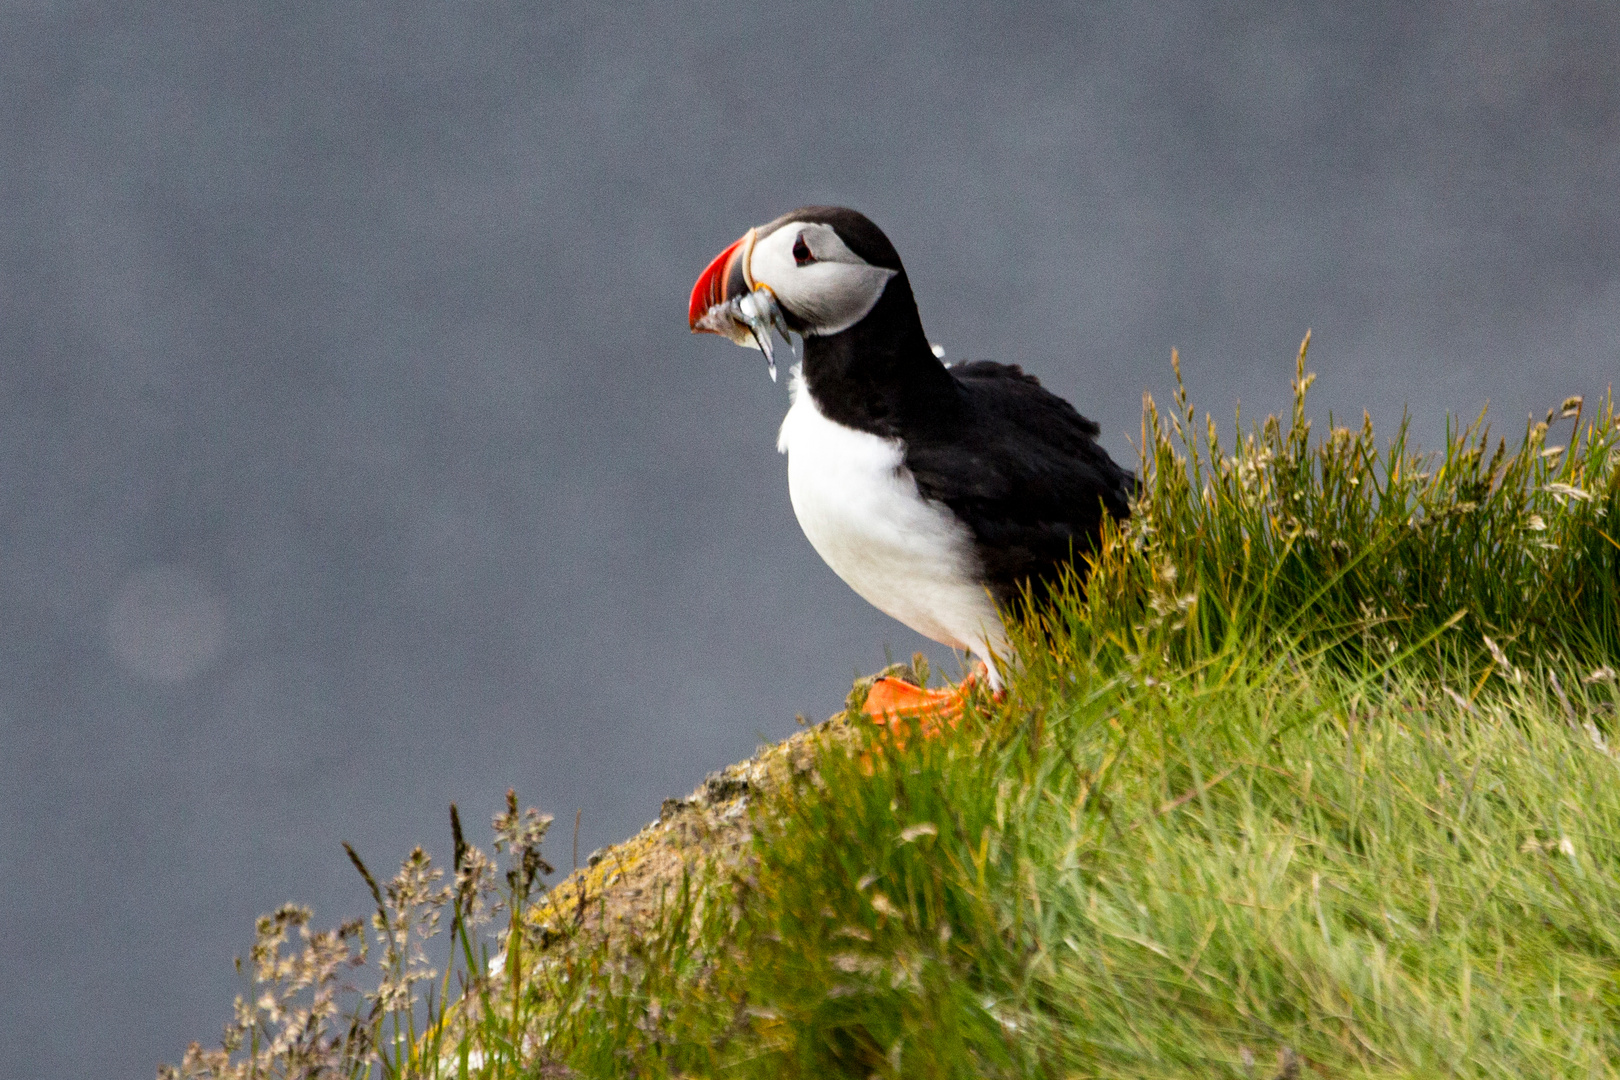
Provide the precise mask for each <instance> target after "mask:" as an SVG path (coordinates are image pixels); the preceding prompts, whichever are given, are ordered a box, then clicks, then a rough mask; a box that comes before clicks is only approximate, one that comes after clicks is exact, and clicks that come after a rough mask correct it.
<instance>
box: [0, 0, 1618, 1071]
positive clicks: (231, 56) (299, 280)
mask: <svg viewBox="0 0 1620 1080" xmlns="http://www.w3.org/2000/svg"><path fill="white" fill-rule="evenodd" d="M1616 56H1620V8H1617V7H1616V6H1615V5H1614V4H1612V3H1607V2H1600V3H1590V4H1582V3H1560V4H1557V5H1554V4H1550V3H1549V4H1527V3H1506V2H1501V3H1492V2H1479V3H1467V4H1461V3H1459V4H1442V3H1415V4H1414V3H1410V2H1404V3H1388V4H1375V3H1361V4H1347V5H1297V6H1284V5H1276V6H1268V5H1264V4H1208V3H1184V4H1175V3H1163V2H1158V3H1145V2H1144V3H1122V4H1090V5H1067V6H1059V7H1052V8H1047V9H1043V8H1040V7H1037V6H1035V5H1023V6H1019V7H1017V8H1008V9H1003V10H998V9H996V8H993V7H991V6H975V5H970V4H952V5H943V6H934V5H931V6H906V5H900V4H889V5H884V6H883V7H882V12H881V14H873V12H872V11H871V10H870V9H867V8H855V7H841V6H837V5H826V4H794V5H789V6H787V7H786V8H773V7H772V6H770V5H764V6H762V5H757V4H713V3H698V4H685V5H673V4H671V5H662V6H652V7H643V8H609V7H604V6H588V7H586V6H576V5H558V6H557V7H556V8H555V9H548V8H547V7H546V6H544V5H540V4H534V3H501V2H474V3H461V4H445V3H428V2H422V0H396V2H394V3H389V4H375V3H372V4H367V3H348V4H341V5H339V4H328V3H318V2H313V0H300V2H299V3H264V4H241V3H229V2H221V0H209V2H199V3H196V4H192V5H185V4H175V3H148V4H127V3H112V2H100V3H68V2H62V3H46V2H38V3H29V2H10V3H4V4H0V869H3V873H0V910H4V912H5V913H6V920H5V922H6V930H5V933H4V939H5V942H6V944H5V947H4V949H3V951H0V985H4V986H5V987H6V991H5V993H3V994H0V1047H3V1050H0V1074H4V1075H5V1076H8V1077H13V1076H14V1077H29V1078H32V1077H69V1076H73V1077H77V1076H84V1077H114V1076H150V1075H151V1072H152V1068H153V1066H154V1065H155V1064H156V1063H157V1062H158V1061H160V1060H170V1061H173V1060H178V1056H179V1054H180V1052H181V1050H182V1048H183V1047H184V1045H185V1043H186V1042H187V1041H188V1040H189V1039H192V1038H202V1039H204V1040H206V1041H212V1040H214V1039H215V1038H217V1033H218V1029H219V1024H220V1023H221V1022H222V1021H223V1020H224V1019H225V1018H226V1016H227V1014H228V1010H229V1005H230V1000H231V996H232V994H233V993H235V992H236V989H237V983H236V981H235V976H234V974H233V973H232V969H231V962H230V961H231V957H232V956H233V955H235V954H237V953H240V952H243V951H244V950H245V948H246V946H247V944H248V942H249V939H250V934H251V928H252V920H253V918H254V916H255V915H257V914H258V913H260V912H264V911H267V910H269V909H271V908H272V907H273V906H274V905H276V904H278V903H280V902H282V901H284V900H288V899H296V900H300V901H305V902H308V903H311V904H313V905H314V906H315V908H316V917H317V921H318V922H320V923H322V924H331V923H335V922H337V921H338V920H340V919H341V918H344V917H348V916H353V915H357V914H362V913H363V912H364V911H365V910H366V897H365V892H364V888H363V885H362V884H361V882H360V881H359V880H358V878H357V877H356V876H355V874H354V873H353V871H352V870H351V868H350V867H349V866H348V865H347V863H346V861H345V859H344V857H343V853H342V850H341V848H340V847H339V842H340V841H341V840H349V841H352V842H353V843H354V844H355V845H356V846H357V847H358V848H359V849H360V850H361V852H362V853H364V854H365V855H367V856H368V857H369V858H370V860H371V861H372V863H373V865H374V866H375V867H377V868H379V869H387V868H388V867H389V866H391V865H397V860H398V859H399V858H400V857H402V856H403V855H404V854H405V852H406V851H408V850H409V848H410V847H411V846H412V845H413V844H415V843H418V842H422V843H426V844H428V846H429V847H430V849H431V850H433V851H435V852H438V853H440V854H441V856H442V855H443V853H445V852H446V850H447V848H448V828H447V825H446V821H445V807H446V804H447V803H449V802H450V801H451V800H456V801H458V802H459V803H460V805H461V807H462V809H463V812H464V814H465V816H466V818H467V820H468V821H469V822H470V823H473V824H472V825H471V826H470V827H471V831H472V832H473V833H474V835H475V837H477V838H481V839H484V840H485V841H487V837H488V832H487V823H488V817H489V814H490V813H491V812H493V811H494V810H495V809H497V808H498V806H499V803H500V799H501V796H502V793H503V792H504V791H505V789H506V788H507V787H508V786H509V785H511V786H515V787H516V788H517V789H518V791H519V794H520V796H521V797H522V798H523V799H524V801H525V802H526V803H534V804H537V805H539V806H541V807H542V808H544V809H547V810H549V811H551V812H553V813H555V814H556V815H557V817H558V821H559V825H558V827H557V831H556V833H555V834H554V839H555V841H556V842H555V843H553V844H552V845H551V852H552V854H553V856H554V858H553V861H555V862H560V863H561V864H563V865H564V866H565V867H566V865H567V863H568V861H569V857H570V856H569V852H568V841H569V831H570V827H571V824H572V817H573V814H574V811H575V810H576V809H579V808H582V809H583V829H582V836H581V850H582V851H589V850H590V849H591V848H593V847H596V846H598V845H600V844H603V843H607V842H609V841H612V840H615V839H619V838H622V837H624V836H625V835H627V834H628V833H630V832H632V831H633V830H634V829H635V828H636V827H638V826H639V825H641V824H642V823H644V822H645V821H647V820H648V819H649V818H650V817H652V816H654V815H655V814H656V812H657V807H658V803H659V800H660V799H662V798H663V797H664V796H667V795H672V794H684V793H685V792H687V791H689V790H690V789H691V788H692V787H693V786H694V785H696V784H697V782H698V781H699V780H700V779H701V778H702V777H703V775H704V773H706V772H707V771H709V770H711V769H713V768H715V767H717V766H720V765H722V764H725V763H727V762H730V761H733V760H736V759H739V758H741V757H743V756H745V755H747V754H748V753H749V752H750V751H751V750H752V749H753V748H754V746H755V745H756V740H757V739H758V738H759V737H760V736H764V737H768V738H775V737H780V736H782V735H784V734H786V733H788V732H790V731H791V730H793V726H794V724H793V716H794V714H795V712H803V713H805V714H807V715H809V716H811V717H813V718H820V717H822V716H825V715H826V714H828V713H830V712H832V711H833V710H834V709H835V708H836V707H837V706H838V705H839V703H840V701H841V700H842V697H843V694H844V693H845V691H846V690H847V689H848V686H849V681H850V678H851V677H852V675H854V674H855V673H856V672H870V671H872V670H873V669H875V668H877V667H878V666H879V665H881V664H882V663H883V658H884V649H885V647H886V646H887V647H889V648H890V649H892V651H893V652H894V654H895V655H897V656H901V655H906V654H908V653H909V652H910V651H911V650H912V649H913V648H915V647H917V646H918V645H919V644H920V642H919V641H918V639H917V638H916V637H915V636H913V635H912V634H910V633H909V632H908V631H906V630H905V629H904V628H902V627H900V626H899V625H897V624H895V623H892V622H890V621H888V620H887V619H885V618H884V617H883V616H881V615H879V614H877V613H876V612H875V611H872V610H870V609H869V608H867V607H866V606H865V605H864V604H863V603H862V602H861V601H860V600H859V599H858V598H856V597H855V596H854V595H853V594H852V593H851V592H849V590H848V589H847V588H845V587H844V586H843V585H842V584H841V583H840V582H839V581H838V580H837V579H836V578H835V577H834V576H833V575H832V573H831V572H830V571H828V570H827V569H826V568H825V567H823V566H822V565H821V563H820V562H819V560H818V559H817V557H816V555H815V553H814V552H813V551H812V550H811V549H810V547H809V545H808V544H807V543H806V542H805V541H804V540H803V538H802V537H801V536H800V534H799V530H798V528H797V525H796V524H795V522H794V520H793V517H792V512H791V509H790V507H789V505H788V500H787V491H786V483H785V470H784V465H783V462H782V459H781V458H779V457H778V456H777V454H776V453H775V451H774V449H773V441H774V435H775V430H776V426H777V424H778V423H779V421H780V418H781V414H782V413H783V411H784V409H785V407H786V400H785V394H784V391H783V389H782V388H781V387H779V386H773V385H772V384H771V383H770V382H769V381H767V379H766V377H765V373H764V370H763V367H764V365H763V364H762V362H761V361H760V358H759V356H758V354H756V353H753V352H748V351H744V350H741V349H737V348H734V347H732V346H730V345H727V344H725V343H724V342H721V341H719V340H718V339H716V338H713V337H693V336H691V335H689V334H688V333H687V329H686V326H685V324H684V314H685V310H686V302H687V294H688V291H689V289H690V288H691V285H692V282H693V280H694V279H695V278H696V276H697V274H698V273H699V271H701V270H702V269H703V267H704V265H705V264H706V263H707V261H708V260H709V258H710V257H711V256H713V255H714V254H715V253H716V252H718V251H719V250H720V249H721V248H722V247H723V246H725V245H726V244H727V243H729V242H730V241H731V240H733V239H735V238H736V237H737V236H739V235H740V234H741V233H742V232H743V231H744V230H745V229H747V228H748V227H749V226H750V225H753V224H757V223H760V222H763V221H765V220H767V219H769V218H771V217H773V216H775V215H776V214H778V213H780V212H782V211H784V210H787V209H790V208H792V207H794V206H797V205H799V204H802V203H806V202H838V203H845V204H849V205H852V206H856V207H859V208H861V209H863V210H865V211H867V212H868V213H870V214H871V215H872V217H873V218H874V219H875V220H876V221H877V222H878V223H879V224H880V225H881V226H882V227H883V228H884V229H885V230H886V231H887V232H888V233H889V235H890V237H891V238H892V239H893V240H894V242H895V244H896V245H897V246H898V248H899V250H900V252H901V253H902V256H903V257H904V258H905V260H906V262H907V266H908V268H909V270H910V273H911V279H912V282H913V283H914V285H915V288H916V292H917V296H918V300H919V303H920V305H921V308H922V313H923V317H924V321H925V324H926V326H927V328H928V330H929V333H930V335H931V336H932V337H933V338H934V339H935V340H937V341H939V342H941V343H943V344H944V346H945V347H946V349H947V350H948V351H949V354H950V356H951V357H952V358H954V359H964V358H978V357H992V358H997V359H1002V360H1009V361H1015V362H1018V363H1021V364H1023V365H1025V366H1026V367H1027V368H1028V369H1029V370H1031V371H1033V372H1035V373H1036V374H1038V375H1039V376H1040V377H1041V378H1042V379H1043V380H1045V381H1046V383H1047V385H1048V386H1050V387H1052V388H1053V389H1055V390H1057V391H1058V392H1060V393H1062V394H1064V395H1065V396H1067V397H1069V398H1070V399H1071V400H1073V401H1074V402H1075V403H1076V404H1077V405H1078V406H1079V407H1080V409H1081V411H1082V412H1085V413H1086V414H1088V415H1090V416H1093V417H1094V418H1097V419H1098V420H1100V421H1101V422H1102V424H1103V427H1104V432H1105V439H1106V443H1107V445H1108V447H1109V448H1110V450H1112V451H1113V452H1114V453H1115V454H1116V455H1117V456H1122V457H1125V458H1128V459H1131V460H1134V455H1135V451H1134V449H1133V448H1132V446H1131V443H1130V441H1128V437H1131V436H1134V434H1135V432H1136V430H1137V427H1138V418H1139V411H1140V399H1141V394H1142V391H1143V390H1144V389H1145V388H1151V389H1153V390H1154V391H1155V392H1157V393H1160V394H1162V393H1163V391H1164V389H1165V387H1166V385H1167V383H1168V381H1169V378H1168V377H1169V365H1168V358H1169V353H1170V349H1171V347H1172V346H1179V347H1180V348H1181V350H1182V357H1183V362H1184V365H1185V368H1186V370H1187V373H1188V381H1189V384H1190V386H1191V388H1192V390H1193V392H1194V394H1195V397H1196V400H1197V401H1198V403H1199V404H1200V406H1201V407H1204V408H1208V409H1210V410H1212V411H1214V412H1215V413H1216V415H1217V416H1218V417H1221V418H1225V419H1226V420H1227V421H1228V422H1229V420H1230V417H1231V415H1232V409H1233V408H1234V406H1235V405H1236V404H1237V403H1238V401H1239V400H1241V401H1242V404H1243V408H1244V412H1245V414H1246V415H1250V416H1256V417H1258V416H1259V415H1261V414H1263V413H1264V412H1265V411H1267V410H1270V409H1275V408H1278V407H1279V406H1281V405H1283V404H1285V403H1286V400H1287V386H1288V378H1289V375H1290V374H1291V369H1292V365H1293V354H1294V349H1295V347H1296V345H1297V343H1298V341H1299V338H1300V336H1301V335H1302V333H1303V332H1304V330H1305V329H1306V327H1308V326H1309V327H1312V328H1314V330H1315V334H1316V337H1315V345H1314V348H1313V352H1312V360H1313V365H1312V366H1313V367H1314V368H1315V369H1316V370H1318V371H1319V372H1320V373H1321V378H1320V380H1319V382H1318V384H1317V390H1316V391H1315V401H1316V407H1317V410H1318V415H1319V416H1322V417H1325V415H1326V411H1327V410H1328V409H1332V410H1334V411H1335V412H1336V413H1338V414H1340V415H1347V416H1350V417H1353V418H1356V419H1359V417H1360V414H1361V410H1362V409H1363V408H1367V409H1369V410H1371V412H1372V414H1373V417H1374V419H1375V421H1376V422H1378V423H1379V424H1380V425H1381V426H1383V427H1384V428H1386V429H1387V428H1388V427H1389V425H1391V424H1392V423H1394V422H1395V421H1396V420H1397V419H1398V418H1399V416H1400V414H1401V411H1402V409H1403V407H1406V408H1409V409H1410V410H1411V415H1412V418H1413V422H1414V425H1415V428H1416V432H1417V434H1418V436H1419V438H1420V439H1421V440H1423V441H1424V442H1426V443H1431V444H1432V443H1433V442H1434V441H1436V440H1437V439H1438V438H1439V436H1440V433H1441V431H1442V425H1443V418H1444V416H1445V414H1446V413H1447V412H1452V413H1462V414H1467V415H1469V416H1472V415H1473V414H1474V413H1476V412H1477V411H1478V410H1479V409H1480V408H1481V407H1482V406H1483V405H1484V404H1485V403H1486V401H1487V400H1489V401H1490V402H1491V404H1492V409H1493V415H1495V416H1496V417H1497V419H1498V421H1499V423H1502V424H1503V425H1504V426H1505V427H1506V428H1507V429H1508V430H1509V431H1518V430H1521V429H1522V425H1523V422H1524V417H1525V415H1526V413H1527V412H1529V411H1531V410H1535V411H1536V412H1537V413H1538V415H1539V413H1540V412H1541V411H1542V410H1544V409H1545V408H1546V407H1547V406H1549V405H1551V404H1554V403H1556V402H1557V401H1558V400H1560V399H1561V398H1562V397H1564V396H1565V395H1566V394H1571V393H1585V394H1587V395H1588V396H1591V395H1595V394H1597V393H1598V392H1600V391H1601V390H1602V389H1603V387H1604V386H1605V385H1606V384H1607V383H1608V382H1609V381H1610V380H1611V379H1612V378H1613V377H1614V376H1615V375H1616V374H1617V373H1620V258H1617V255H1616V252H1617V250H1620V210H1617V206H1620V200H1617V199H1616V191H1617V167H1620V78H1617V73H1616V64H1617V62H1616V59H1615V58H1616ZM934 654H935V656H936V657H937V658H939V659H941V660H948V654H942V651H941V650H935V653H934ZM948 666H949V667H950V668H951V669H952V670H954V664H948Z"/></svg>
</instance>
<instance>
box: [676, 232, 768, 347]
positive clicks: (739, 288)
mask: <svg viewBox="0 0 1620 1080" xmlns="http://www.w3.org/2000/svg"><path fill="white" fill-rule="evenodd" d="M753 250H754V230H753V229H749V230H748V232H746V233H745V234H743V236H742V238H741V239H739V240H738V241H737V242H736V243H734V244H732V245H731V246H730V247H728V248H726V250H724V251H722V252H721V253H720V254H718V255H716V256H715V257H714V261H713V262H711V263H709V267H708V269H707V270H705V271H703V273H702V274H701V275H700V276H699V277H698V279H697V284H696V285H693V286H692V303H691V305H690V306H689V307H688V308H687V313H686V321H687V324H688V325H690V326H691V328H692V333H694V334H724V335H726V336H728V337H731V336H733V333H732V331H731V327H730V326H729V323H730V322H731V320H730V319H724V320H720V319H706V318H704V316H705V315H707V314H709V312H710V311H711V310H713V309H714V308H715V307H716V306H718V305H720V304H724V303H725V302H726V301H728V300H730V299H732V298H734V297H738V296H746V295H747V294H748V292H749V291H750V290H751V289H752V288H753V285H752V283H751V282H750V281H749V279H748V277H749V275H748V256H749V255H750V254H752V253H753ZM722 324H726V325H722Z"/></svg>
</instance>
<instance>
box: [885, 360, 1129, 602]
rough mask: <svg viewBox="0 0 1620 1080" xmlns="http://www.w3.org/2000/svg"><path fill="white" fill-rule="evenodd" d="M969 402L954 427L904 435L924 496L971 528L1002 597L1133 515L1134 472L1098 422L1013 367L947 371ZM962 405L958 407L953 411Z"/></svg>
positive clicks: (1050, 572)
mask: <svg viewBox="0 0 1620 1080" xmlns="http://www.w3.org/2000/svg"><path fill="white" fill-rule="evenodd" d="M949 371H950V373H951V375H952V377H953V379H954V381H955V383H956V385H957V388H958V390H959V391H960V395H961V401H962V404H963V408H962V409H961V410H960V412H957V414H956V416H955V417H953V418H952V422H951V423H950V424H949V425H939V426H933V425H930V426H929V427H930V429H929V430H924V431H919V432H916V433H915V434H914V435H912V436H910V437H908V438H907V440H906V466H907V467H908V468H909V469H910V470H911V473H912V475H913V476H914V477H915V478H916V480H917V487H918V489H919V490H920V491H921V492H922V494H923V495H924V496H926V497H928V498H930V499H935V500H937V501H939V502H942V503H944V504H945V505H946V506H948V507H950V509H951V510H952V512H954V513H955V514H956V516H957V517H958V518H960V519H961V520H962V521H963V522H965V523H966V524H967V526H968V528H969V529H970V530H971V531H972V533H973V539H974V543H975V547H976V548H977V549H978V553H979V557H980V559H981V560H982V562H983V565H984V572H985V578H986V581H987V583H988V584H989V586H990V588H991V591H992V592H993V593H994V595H995V597H996V600H997V601H998V602H1000V603H1001V604H1003V605H1009V604H1011V603H1012V602H1013V601H1014V600H1016V599H1017V598H1018V596H1019V594H1020V592H1021V590H1022V588H1023V587H1024V584H1025V583H1026V582H1032V581H1033V582H1037V583H1039V582H1050V581H1052V580H1054V579H1055V578H1056V576H1057V574H1058V572H1059V569H1060V568H1061V567H1062V566H1064V565H1067V564H1070V563H1073V564H1074V565H1076V566H1077V567H1078V568H1079V569H1080V570H1081V571H1082V572H1083V571H1084V569H1085V564H1084V562H1083V561H1082V560H1079V559H1078V558H1077V556H1080V555H1082V554H1084V553H1086V552H1089V551H1093V550H1095V548H1096V543H1097V537H1098V533H1099V531H1100V530H1101V527H1102V520H1103V515H1104V514H1105V513H1107V514H1110V515H1112V516H1113V517H1116V518H1125V517H1128V516H1129V515H1130V499H1131V496H1132V495H1133V494H1134V493H1135V491H1136V478H1135V477H1134V476H1132V475H1131V473H1129V472H1128V471H1126V470H1125V469H1122V468H1120V467H1119V466H1118V465H1116V464H1115V463H1114V461H1113V459H1112V458H1110V457H1109V456H1108V452H1107V451H1106V450H1104V449H1103V448H1102V447H1101V446H1099V445H1098V444H1097V441H1096V440H1097V435H1098V433H1099V431H1100V429H1099V428H1098V426H1097V425H1096V424H1095V423H1093V422H1092V421H1090V420H1087V419H1086V418H1085V417H1083V416H1081V415H1080V414H1079V413H1078V412H1076V411H1075V410H1074V406H1072V405H1070V404H1069V403H1068V402H1067V401H1064V400H1063V399H1062V398H1060V397H1058V396H1057V395H1055V394H1052V393H1049V392H1047V391H1046V390H1044V389H1042V388H1041V384H1040V382H1039V380H1037V379H1036V378H1035V377H1034V376H1033V375H1026V374H1024V372H1023V371H1022V370H1020V369H1019V368H1017V367H1015V366H1012V365H1010V364H996V363H991V362H989V361H977V362H974V363H971V364H962V365H959V366H957V367H953V368H950V369H949ZM953 411H955V410H953Z"/></svg>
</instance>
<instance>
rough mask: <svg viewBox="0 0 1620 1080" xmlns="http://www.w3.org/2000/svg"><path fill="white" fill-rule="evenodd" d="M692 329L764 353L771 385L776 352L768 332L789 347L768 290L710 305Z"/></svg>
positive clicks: (784, 326) (778, 310)
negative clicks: (710, 333)
mask: <svg viewBox="0 0 1620 1080" xmlns="http://www.w3.org/2000/svg"><path fill="white" fill-rule="evenodd" d="M696 329H699V330H713V331H715V332H716V333H719V334H721V335H722V336H724V337H726V338H728V339H730V340H731V341H734V342H736V343H737V344H738V345H746V346H748V347H749V348H752V349H758V350H759V351H760V352H762V353H764V354H765V370H766V371H768V372H770V376H771V381H772V382H775V381H776V348H775V341H774V340H773V338H772V336H771V335H772V332H773V331H774V332H775V333H778V334H781V335H782V340H783V341H786V342H789V343H791V342H792V340H793V339H792V338H791V337H790V336H789V335H788V327H787V320H786V319H784V318H783V317H782V309H781V307H780V306H779V305H778V304H777V303H776V296H775V294H774V293H772V292H771V290H770V289H768V288H759V289H755V290H754V291H753V292H751V293H747V294H746V295H743V296H736V297H732V298H731V299H730V300H727V301H726V302H725V303H723V304H716V305H714V307H712V308H710V309H709V310H708V311H706V312H704V313H703V317H702V318H701V319H699V320H698V322H697V325H696Z"/></svg>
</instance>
